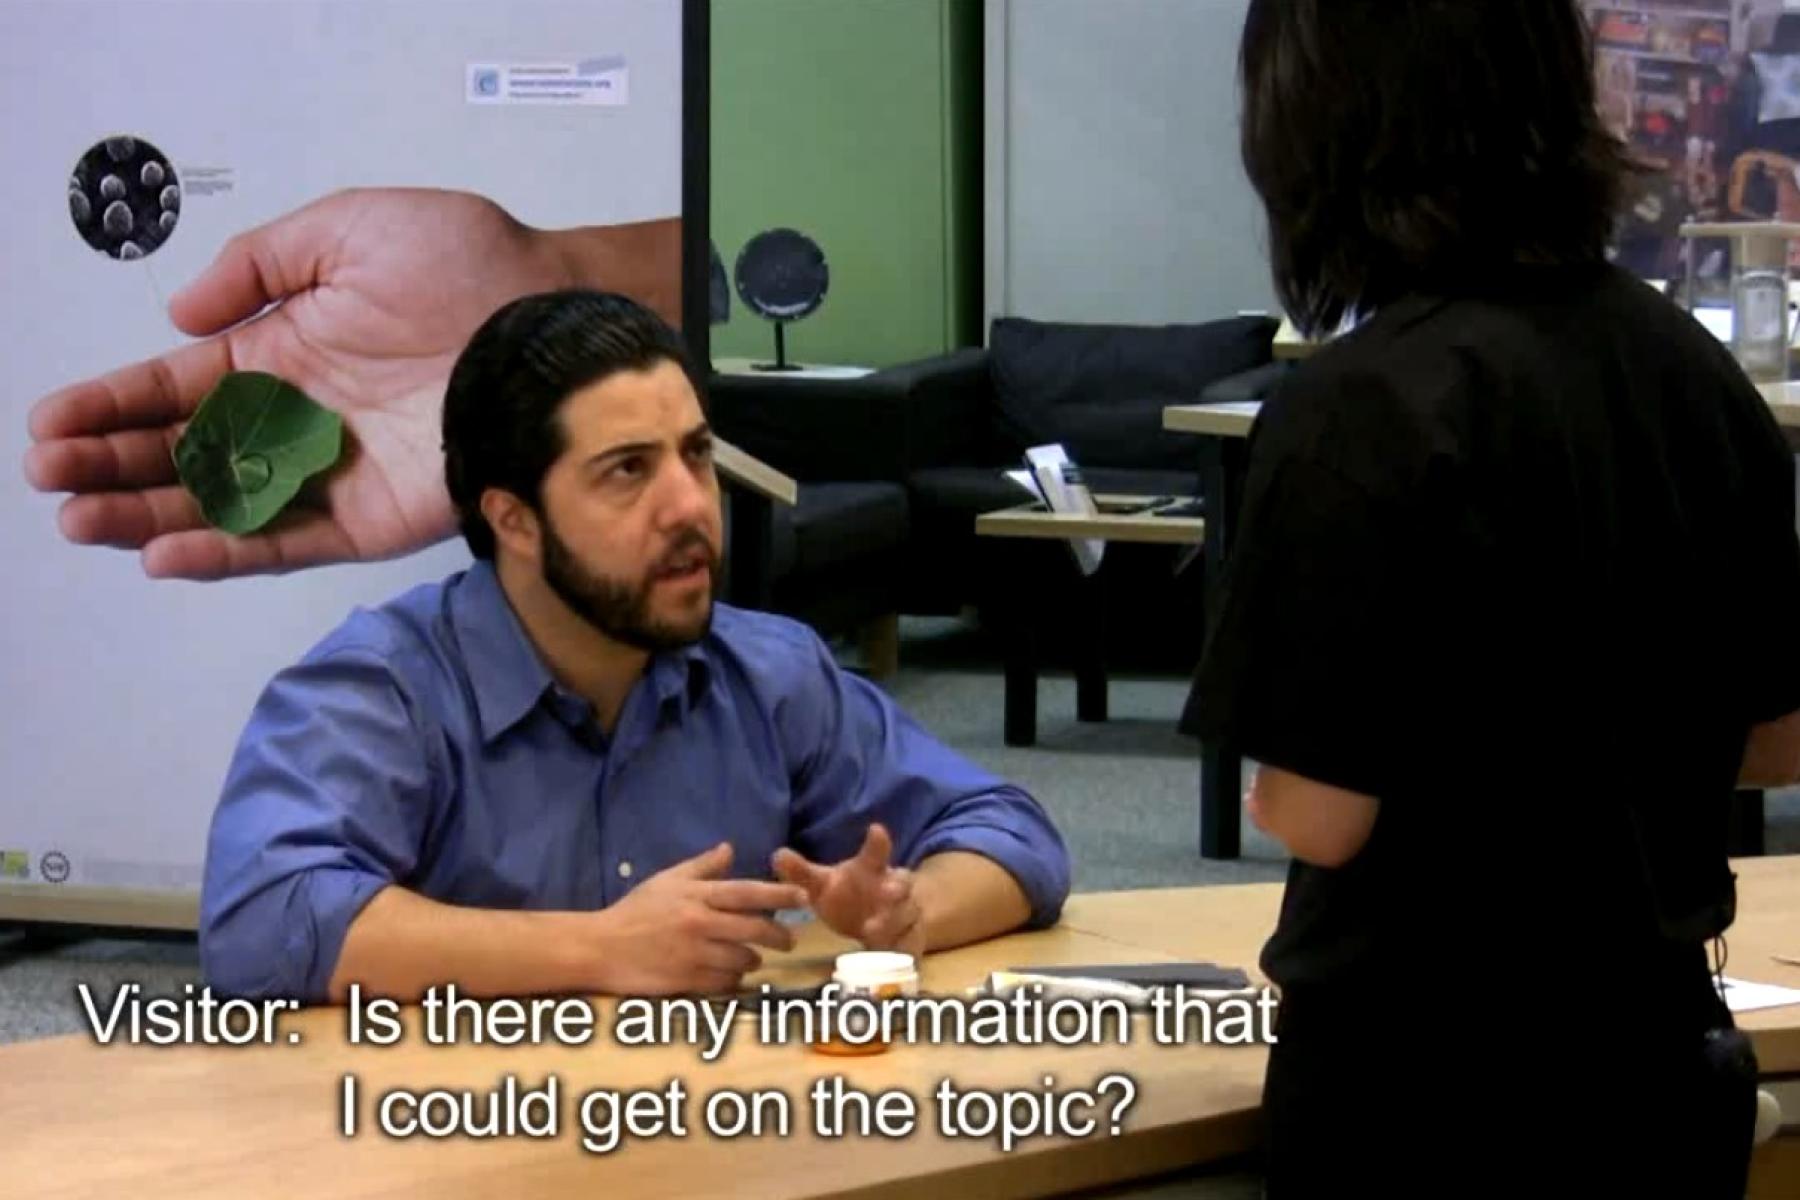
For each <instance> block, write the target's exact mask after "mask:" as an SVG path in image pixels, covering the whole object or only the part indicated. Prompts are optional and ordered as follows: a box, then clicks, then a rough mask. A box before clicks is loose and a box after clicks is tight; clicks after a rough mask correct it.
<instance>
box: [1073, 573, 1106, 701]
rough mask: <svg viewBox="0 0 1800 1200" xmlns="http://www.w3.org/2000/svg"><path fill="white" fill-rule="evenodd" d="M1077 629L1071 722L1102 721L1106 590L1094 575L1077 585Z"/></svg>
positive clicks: (1104, 675) (1104, 676)
mask: <svg viewBox="0 0 1800 1200" xmlns="http://www.w3.org/2000/svg"><path fill="white" fill-rule="evenodd" d="M1077 587H1078V588H1079V590H1080V594H1081V612H1080V613H1079V615H1078V618H1077V619H1078V620H1079V622H1080V626H1081V628H1080V629H1079V630H1077V631H1076V634H1075V638H1076V654H1077V655H1079V657H1078V658H1077V659H1076V660H1075V719H1076V720H1078V721H1104V720H1106V588H1105V586H1104V585H1103V584H1102V583H1101V577H1100V576H1099V575H1098V574H1095V575H1091V576H1089V577H1087V578H1085V579H1083V580H1081V582H1080V583H1079V584H1078V585H1077Z"/></svg>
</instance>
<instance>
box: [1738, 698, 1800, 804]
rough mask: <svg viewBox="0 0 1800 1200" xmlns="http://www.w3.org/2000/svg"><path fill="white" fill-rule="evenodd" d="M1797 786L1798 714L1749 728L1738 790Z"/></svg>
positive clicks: (1799, 768) (1799, 761)
mask: <svg viewBox="0 0 1800 1200" xmlns="http://www.w3.org/2000/svg"><path fill="white" fill-rule="evenodd" d="M1794 784H1800V712H1791V713H1789V714H1788V715H1787V716H1785V717H1782V718H1780V719H1778V720H1774V721H1766V722H1764V723H1763V724H1761V725H1755V726H1752V727H1751V729H1750V737H1749V739H1748V740H1747V741H1746V743H1745V745H1744V764H1743V766H1742V767H1740V768H1739V770H1738V786H1739V787H1745V788H1778V787H1790V786H1792V785H1794Z"/></svg>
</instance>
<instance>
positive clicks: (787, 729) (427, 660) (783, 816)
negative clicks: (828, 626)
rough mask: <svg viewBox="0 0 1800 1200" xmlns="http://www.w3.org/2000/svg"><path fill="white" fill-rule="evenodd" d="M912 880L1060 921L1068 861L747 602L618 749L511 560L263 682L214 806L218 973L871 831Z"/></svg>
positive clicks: (1055, 841) (329, 641)
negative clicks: (944, 863)
mask: <svg viewBox="0 0 1800 1200" xmlns="http://www.w3.org/2000/svg"><path fill="white" fill-rule="evenodd" d="M873 821H880V822H881V823H882V824H883V825H885V826H886V827H887V829H888V831H889V832H890V833H891V834H892V835H893V839H894V846H895V858H896V859H897V860H899V861H900V862H901V863H902V864H904V865H908V866H913V865H917V864H918V863H919V862H920V860H922V859H924V858H926V857H928V856H930V855H932V854H937V853H940V852H942V851H947V850H965V851H972V852H974V853H978V854H982V855H985V856H986V857H988V858H990V859H992V860H993V861H994V862H996V863H998V864H1000V865H1001V866H1002V867H1004V868H1005V869H1006V870H1007V871H1008V872H1010V873H1011V874H1012V876H1013V877H1014V878H1015V879H1016V880H1018V882H1019V885H1020V886H1021V888H1023V890H1024V892H1025V894H1026V895H1027V896H1028V897H1029V899H1030V901H1031V924H1032V925H1034V926H1043V925H1048V924H1051V923H1053V922H1054V921H1055V920H1056V919H1057V917H1058V915H1059V914H1060V912H1061V908H1062V902H1063V900H1064V899H1065V897H1066V896H1067V894H1068V889H1069V860H1068V852H1067V849H1066V847H1065V846H1064V844H1063V842H1062V839H1061V838H1060V836H1059V835H1058V834H1057V832H1056V830H1055V828H1054V827H1053V826H1052V825H1051V823H1050V821H1049V819H1048V817H1047V816H1046V815H1045V813H1044V811H1043V809H1042V808H1041V807H1039V805H1038V804H1037V802H1036V801H1035V800H1033V799H1032V798H1031V797H1030V796H1028V795H1027V794H1026V793H1025V792H1024V791H1022V790H1021V789H1019V788H1017V787H1014V786H1012V785H1010V784H1007V783H1005V782H1003V781H1001V780H1000V779H997V778H995V777H994V776H993V775H990V774H989V773H987V772H985V771H983V770H980V769H979V768H977V767H975V766H974V765H973V764H971V763H970V762H968V761H966V760H965V759H963V758H962V757H960V756H959V755H957V754H956V753H954V752H952V751H951V750H950V749H949V748H947V747H946V746H944V745H943V744H942V743H940V742H938V741H937V740H935V739H934V738H932V737H931V736H930V735H928V734H927V733H926V732H925V731H924V730H922V729H921V728H920V727H919V726H918V725H917V724H915V723H914V722H913V721H912V720H911V719H910V718H909V717H907V716H906V714H904V713H903V712H901V711H900V710H899V709H898V708H897V707H895V705H894V704H893V702H892V701H891V700H889V699H888V697H887V696H886V695H885V694H884V693H883V692H882V691H881V690H880V689H879V688H876V687H875V686H873V685H871V684H870V683H868V682H867V681H865V680H863V679H861V678H859V677H857V676H855V675H852V674H849V673H847V672H844V671H841V670H839V669H838V667H837V665H836V664H835V663H834V662H833V661H832V658H831V656H830V653H829V652H828V651H827V650H826V648H825V646H824V645H823V644H822V643H821V642H820V640H819V638H818V637H817V635H815V634H814V633H813V632H812V631H811V630H810V629H808V628H807V627H806V626H804V625H801V624H798V623H796V622H793V621H789V620H786V619H784V618H781V617H776V616H770V615H767V614H763V613H752V612H745V611H743V610H740V609H735V608H731V607H729V606H727V605H723V604H720V605H717V606H715V609H714V618H713V625H712V631H711V632H710V634H708V636H707V637H705V638H704V639H702V640H701V641H699V642H698V643H696V644H694V645H693V646H690V647H688V648H686V649H684V650H681V651H676V652H671V653H665V654H661V655H657V656H654V657H653V658H652V659H651V661H650V664H649V667H648V669H647V670H646V672H645V674H644V676H643V678H641V679H640V680H639V681H638V683H637V685H636V686H635V687H634V688H633V689H632V691H631V694H630V696H629V697H628V698H627V700H626V702H625V706H624V708H623V709H622V710H621V712H620V714H619V719H618V722H617V725H616V727H615V729H614V730H613V732H612V735H611V736H610V737H606V736H603V735H602V734H601V733H600V730H599V727H598V725H597V724H596V722H595V721H594V717H593V712H592V708H591V706H590V705H589V704H588V703H587V702H586V701H585V700H582V699H581V698H579V697H577V696H575V695H574V694H573V693H570V692H568V691H567V690H565V689H563V688H562V687H561V686H559V685H558V684H557V683H556V682H555V680H554V679H553V678H552V677H551V675H550V672H549V670H548V669H547V668H546V667H545V665H544V663H543V661H542V659H541V658H540V657H539V656H538V654H537V652H536V650H535V648H534V647H533V646H532V644H531V643H530V641H528V640H527V638H526V636H525V631H524V629H523V627H522V626H521V625H520V624H519V621H518V618H517V617H516V616H515V615H514V613H513V611H512V608H511V606H510V604H509V603H508V602H507V600H506V596H505V593H504V592H503V591H502V590H501V588H500V583H499V579H498V577H497V576H496V575H495V574H494V571H493V568H492V567H491V566H489V565H488V564H485V563H477V564H476V565H475V566H474V567H472V568H471V569H470V570H468V571H466V572H463V573H461V574H459V575H455V576H452V577H451V578H450V579H448V580H446V581H444V582H442V583H438V584H431V585H426V586H422V587H419V588H416V589H414V590H412V591H410V592H408V593H407V594H405V595H404V596H401V597H400V598H398V599H397V600H394V601H392V602H391V603H389V604H386V605H384V606H382V607H380V608H377V609H367V610H358V611H357V612H355V613H354V614H352V615H351V617H350V618H349V619H348V620H347V621H345V622H344V624H342V625H341V626H340V627H339V628H338V629H337V630H336V631H335V632H333V633H332V634H331V635H330V636H328V637H327V638H326V639H325V640H324V641H323V642H321V643H320V644H319V645H318V646H317V647H315V648H314V649H313V650H312V651H311V652H310V653H309V654H307V656H306V657H305V658H304V659H303V660H302V661H301V662H299V663H298V664H297V665H295V666H293V667H291V668H289V669H288V670H285V671H283V672H282V673H281V674H280V675H278V676H277V677H276V678H275V679H274V680H273V681H272V682H271V683H270V684H269V686H268V688H267V689H266V690H265V691H264V693H263V695H262V697H261V698H260V700H259V701H258V703H257V705H256V708H255V711H254V713H253V714H252V716H251V718H250V721H249V724H248V727H247V728H246V730H245V732H244V735H243V737H242V739H241V741H240V742H239V745H238V748H237V751H236V753H235V755H234V756H233V758H232V762H231V766H230V770H229V773H228V775H227V778H226V782H225V787H224V794H223V797H222V798H221V800H220V802H219V806H218V809H217V811H216V812H215V814H214V816H213V822H212V830H211V835H210V839H209V845H208V851H207V861H206V878H205V884H204V888H203V890H202V895H201V913H200V952H201V961H202V965H203V968H204V972H205V975H206V978H207V981H208V982H209V983H210V984H211V985H212V986H213V987H214V988H215V989H216V990H219V991H221V992H228V993H232V994H236V995H267V996H294V997H300V998H303V999H311V1000H317V999H321V998H323V997H324V996H325V994H326V989H327V983H328V981H329V980H330V978H331V974H332V971H333V970H334V969H335V967H336V964H337V959H338V954H339V952H340V950H341V949H342V947H343V942H344V935H345V932H346V931H347V930H348V928H349V926H350V923H351V921H352V920H354V919H355V917H356V915H357V913H358V912H360V911H361V909H362V907H363V905H365V904H366V903H367V902H368V901H369V900H370V899H371V898H372V897H373V896H374V895H375V894H376V893H377V892H378V891H380V890H381V889H382V888H384V887H386V886H388V885H390V884H398V885H400V886H403V887H406V888H409V889H411V890H413V891H416V892H419V893H421V894H423V895H425V896H429V897H431V898H432V899H435V900H439V901H442V902H445V903H448V904H458V905H466V906H470V907H481V908H511V909H546V910H548V909H559V910H584V909H586V910H591V909H596V908H601V907H604V906H606V905H609V904H612V903H614V902H615V901H617V900H618V899H620V898H621V897H623V896H624V895H625V894H626V893H627V892H629V891H630V889H631V888H632V887H633V886H635V885H637V884H640V883H642V882H643V881H644V880H645V879H647V878H649V877H650V876H651V875H653V874H655V873H656V872H658V871H660V870H662V869H663V868H665V867H668V866H671V865H673V864H675V863H677V862H680V861H682V860H683V859H687V858H691V857H693V856H694V855H696V854H699V853H701V852H702V851H704V850H706V849H708V848H709V847H711V846H714V845H717V844H718V843H719V842H720V841H722V840H729V841H730V842H731V844H732V846H733V847H734V850H735V855H734V859H733V866H732V872H733V874H735V875H737V876H739V877H742V878H764V879H766V878H771V877H772V875H771V867H770V857H771V856H772V855H773V853H774V852H775V850H776V849H777V848H778V847H781V846H791V847H793V848H794V849H796V850H798V851H799V852H800V853H802V854H804V855H806V856H807V857H809V858H811V859H813V860H814V861H817V862H824V863H835V862H838V861H840V860H842V859H844V858H846V857H848V856H850V855H852V854H854V853H855V852H856V850H857V848H858V847H859V846H860V845H861V844H862V840H863V836H864V834H865V832H866V831H867V829H868V826H869V824H870V822H873Z"/></svg>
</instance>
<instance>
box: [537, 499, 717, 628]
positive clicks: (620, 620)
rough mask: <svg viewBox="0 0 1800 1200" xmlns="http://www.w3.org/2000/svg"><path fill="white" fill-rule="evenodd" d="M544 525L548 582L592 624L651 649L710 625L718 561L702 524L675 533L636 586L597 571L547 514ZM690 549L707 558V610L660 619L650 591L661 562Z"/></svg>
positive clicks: (551, 587) (545, 564)
mask: <svg viewBox="0 0 1800 1200" xmlns="http://www.w3.org/2000/svg"><path fill="white" fill-rule="evenodd" d="M542 525H543V530H544V582H545V583H546V584H548V585H549V587H550V590H551V591H552V592H555V593H556V595H557V597H558V598H559V599H561V600H562V602H563V603H564V604H566V605H568V606H569V608H570V609H571V610H573V611H574V612H575V613H576V614H577V615H578V616H580V617H581V618H582V619H583V620H585V621H586V622H587V623H588V624H589V625H592V626H593V627H594V628H595V629H597V630H599V631H600V632H601V633H603V634H605V635H606V636H607V637H609V638H612V639H613V640H614V641H615V642H622V643H624V644H625V645H627V646H633V647H636V648H637V649H639V650H645V651H648V652H650V653H652V654H657V653H660V652H662V651H665V650H679V649H681V648H682V647H684V646H691V645H693V644H694V643H695V642H697V641H699V640H700V639H701V638H703V637H705V636H706V634H707V631H708V630H709V629H711V628H712V610H713V593H714V592H715V591H716V590H717V585H718V577H719V560H718V556H717V555H716V554H715V553H714V552H713V548H712V545H711V543H709V542H708V541H707V540H706V536H705V535H704V534H702V533H701V532H700V531H699V530H698V529H690V530H688V531H687V532H686V533H683V534H681V535H680V536H679V537H677V538H676V539H675V541H674V543H673V544H671V545H670V547H669V550H668V553H667V554H665V555H664V556H663V559H662V560H661V561H660V562H658V563H657V564H656V565H654V566H652V567H651V569H650V570H649V571H648V572H646V573H645V575H644V578H643V579H642V580H640V581H639V582H638V583H637V585H636V586H633V585H631V584H629V583H626V582H624V581H622V580H620V579H617V578H615V577H611V576H606V575H599V574H595V573H594V572H593V571H590V570H589V569H588V568H587V566H586V565H585V564H584V563H582V561H581V560H580V559H579V558H577V557H576V556H575V554H574V553H573V552H572V551H571V550H570V549H569V547H568V544H567V543H566V542H564V541H563V540H562V539H561V538H560V537H558V536H557V534H556V527H555V526H554V525H552V524H551V523H550V519H549V518H548V516H546V517H544V518H543V521H542ZM690 550H698V551H700V552H701V553H702V554H703V555H705V557H706V563H705V566H706V576H707V598H706V611H705V612H703V613H702V614H701V615H700V617H699V619H698V620H696V621H693V622H690V623H688V624H686V625H673V624H670V623H668V622H663V621H657V620H655V619H654V618H653V617H652V616H651V615H650V593H651V590H652V589H653V588H654V587H655V586H656V584H655V579H656V572H657V570H658V568H660V566H661V565H662V562H666V561H668V560H669V559H670V558H673V557H674V556H676V555H679V554H684V553H686V552H688V551H690Z"/></svg>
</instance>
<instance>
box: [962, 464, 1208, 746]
mask: <svg viewBox="0 0 1800 1200" xmlns="http://www.w3.org/2000/svg"><path fill="white" fill-rule="evenodd" d="M1094 499H1095V503H1096V504H1097V505H1098V506H1099V507H1100V508H1102V509H1103V510H1108V509H1118V510H1124V511H1102V512H1101V513H1099V514H1097V515H1094V516H1087V515H1084V514H1079V513H1059V512H1052V511H1050V510H1049V509H1047V508H1046V507H1045V506H1044V505H1043V504H1041V503H1036V502H1033V503H1028V504H1020V505H1017V506H1015V507H1013V508H1005V509H1001V510H999V511H998V512H991V513H983V514H982V515H981V516H979V517H977V518H976V519H975V532H976V533H977V534H980V535H981V536H983V537H1003V538H1040V539H1048V540H1051V541H1061V542H1066V541H1069V540H1071V539H1077V540H1079V539H1086V538H1101V539H1104V540H1106V541H1113V542H1150V543H1158V544H1164V545H1196V544H1198V543H1200V542H1201V541H1203V540H1204V538H1205V534H1206V522H1205V520H1204V519H1202V518H1200V517H1183V516H1158V515H1156V512H1154V511H1151V509H1150V505H1151V502H1152V501H1153V500H1154V499H1156V498H1155V497H1151V496H1096V497H1095V498H1094ZM1183 502H1184V500H1181V499H1178V500H1176V501H1166V502H1165V503H1163V504H1161V505H1158V506H1157V508H1158V509H1166V508H1172V507H1175V506H1176V505H1178V504H1180V503H1183ZM1075 586H1076V597H1077V602H1078V603H1079V605H1080V619H1081V625H1082V629H1081V641H1080V645H1079V646H1078V647H1077V649H1078V655H1077V659H1076V665H1075V716H1076V719H1077V720H1080V721H1104V720H1106V709H1107V704H1106V658H1105V645H1106V626H1105V605H1104V603H1103V599H1104V597H1103V596H1102V593H1101V590H1100V587H1099V579H1098V576H1088V577H1081V578H1079V579H1078V581H1077V583H1076V585H1075ZM1011 595H1012V596H1013V597H1014V598H1015V600H1016V602H1014V603H1009V605H1008V608H1009V611H1008V613H1007V617H1008V621H1007V629H1006V630H1005V632H1004V638H1003V644H1004V646H1005V663H1006V744H1007V745H1009V746H1030V745H1032V744H1034V743H1035V742H1036V741H1037V690H1038V666H1039V653H1038V649H1039V638H1040V635H1041V632H1042V630H1041V617H1042V613H1043V610H1044V607H1045V606H1044V605H1043V604H1037V603H1033V602H1032V597H1030V596H1028V595H1024V594H1022V593H1021V592H1019V591H1018V590H1017V589H1014V590H1013V591H1012V593H1011Z"/></svg>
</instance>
